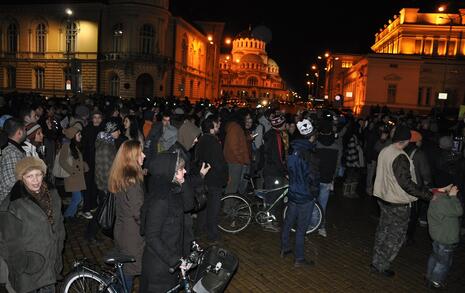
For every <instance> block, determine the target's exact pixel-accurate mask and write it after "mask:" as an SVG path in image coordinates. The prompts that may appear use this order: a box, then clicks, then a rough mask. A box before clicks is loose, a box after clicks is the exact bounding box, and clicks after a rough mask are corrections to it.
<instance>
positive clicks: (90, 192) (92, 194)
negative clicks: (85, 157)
mask: <svg viewBox="0 0 465 293" xmlns="http://www.w3.org/2000/svg"><path fill="white" fill-rule="evenodd" d="M84 176H85V177H84V178H85V181H86V190H85V191H83V193H84V202H83V206H82V211H83V212H89V211H90V210H92V209H95V208H96V207H97V206H98V204H97V196H98V189H97V185H96V184H95V169H91V170H89V172H87V173H85V174H84Z"/></svg>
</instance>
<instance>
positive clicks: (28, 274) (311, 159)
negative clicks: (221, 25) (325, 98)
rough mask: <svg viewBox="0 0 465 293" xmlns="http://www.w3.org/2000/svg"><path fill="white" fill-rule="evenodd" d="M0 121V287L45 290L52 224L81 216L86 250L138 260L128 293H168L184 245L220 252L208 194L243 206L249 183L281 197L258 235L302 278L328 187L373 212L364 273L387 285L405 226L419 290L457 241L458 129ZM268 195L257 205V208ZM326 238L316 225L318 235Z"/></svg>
mask: <svg viewBox="0 0 465 293" xmlns="http://www.w3.org/2000/svg"><path fill="white" fill-rule="evenodd" d="M0 115H2V116H1V117H0V129H1V134H0V137H1V139H0V145H1V156H0V237H1V239H0V240H1V241H0V243H1V245H2V247H1V248H0V256H1V267H0V284H6V288H7V289H9V290H11V289H12V288H13V289H14V290H15V291H16V292H36V291H37V292H54V290H55V284H56V282H57V281H59V280H60V279H61V278H62V276H61V273H62V251H63V245H64V241H65V237H66V231H65V225H64V223H66V226H67V227H71V226H72V225H75V224H76V219H77V218H79V217H81V218H84V219H86V220H87V227H86V231H85V238H86V239H87V240H88V241H89V242H95V241H99V239H98V236H97V235H99V233H98V232H99V230H101V229H102V228H103V230H104V231H103V232H104V233H105V235H108V236H110V237H112V238H113V239H114V247H115V250H116V251H118V252H120V253H123V254H127V255H131V256H134V257H135V259H136V262H135V263H132V264H128V265H126V266H125V275H126V283H127V284H128V287H129V288H131V287H132V284H133V281H134V278H135V277H138V278H139V279H140V290H141V292H165V291H166V290H168V289H170V288H171V287H173V286H174V285H175V284H176V282H177V281H178V280H177V277H176V275H175V274H170V273H169V271H168V268H170V267H172V266H174V265H175V264H176V263H177V262H178V260H179V259H180V258H181V257H182V256H184V255H186V254H187V253H188V252H189V248H190V243H191V241H192V240H194V239H199V238H200V239H204V240H205V241H206V242H207V243H210V244H216V243H218V242H219V241H221V235H220V233H219V231H218V228H217V225H218V221H219V214H220V209H221V204H220V199H221V196H222V195H223V194H232V193H241V194H243V193H245V192H247V190H248V189H249V188H250V180H253V181H254V184H253V186H255V188H259V189H261V188H264V189H274V188H277V187H280V186H284V185H287V184H288V185H289V194H288V199H289V200H288V202H287V207H288V213H287V214H286V218H285V219H278V220H277V221H270V222H267V223H266V224H264V225H263V229H264V230H266V231H270V232H281V236H282V237H281V247H282V248H281V256H282V257H286V256H287V255H288V254H290V253H292V252H293V253H294V257H295V262H294V265H295V267H306V266H311V265H314V263H313V262H312V261H311V260H308V259H306V258H305V255H304V249H303V246H304V235H305V231H306V227H307V226H308V223H309V221H310V215H311V214H312V210H313V206H314V203H315V202H318V203H319V204H320V205H321V207H322V209H323V211H326V207H327V204H328V200H329V198H330V195H331V194H333V193H334V185H335V184H341V185H342V190H343V191H342V192H343V195H344V196H346V197H351V198H353V197H359V196H369V197H372V198H373V199H376V201H375V200H373V201H374V202H377V203H378V204H379V210H380V221H379V226H378V229H377V232H376V235H375V245H374V252H373V261H372V264H371V266H370V267H371V270H372V271H373V272H376V273H380V274H382V275H384V276H387V277H391V276H393V275H394V272H393V271H392V270H391V269H390V263H391V262H392V261H393V260H394V259H395V256H396V255H397V253H398V251H399V249H400V247H401V246H402V245H403V244H407V245H414V239H415V237H414V236H415V228H416V226H417V225H418V224H421V225H427V224H428V225H429V231H430V234H431V237H432V239H433V253H432V255H431V257H430V259H429V261H428V271H427V281H428V283H427V285H428V286H430V287H433V288H442V287H443V286H444V281H445V278H446V276H447V270H448V268H450V265H451V261H452V254H453V250H454V248H455V247H456V246H457V244H458V243H459V237H460V228H461V227H463V224H462V222H461V221H460V217H461V214H462V206H463V204H464V202H463V197H460V190H464V188H465V186H464V182H465V178H464V176H465V160H464V148H463V145H462V142H463V137H464V136H465V120H458V121H457V120H455V121H444V120H439V119H437V118H436V116H434V115H429V116H419V115H414V114H413V113H411V112H409V113H403V112H402V113H391V112H389V109H387V108H383V109H373V111H372V113H371V114H370V115H368V116H366V117H354V116H352V115H351V114H350V113H348V114H347V113H345V114H341V113H339V112H338V111H333V110H328V109H318V110H304V111H298V112H297V113H284V112H283V111H282V110H280V109H279V107H274V106H273V105H271V106H269V107H261V108H256V109H255V108H254V109H250V108H237V107H232V106H228V105H218V106H213V105H212V104H210V102H209V101H207V100H205V101H200V102H198V103H196V104H191V103H190V102H189V100H188V99H184V100H177V99H162V98H160V99H138V100H128V101H126V100H120V99H117V98H111V97H89V96H81V97H73V98H72V99H66V98H65V99H58V98H52V99H48V98H43V97H40V96H34V95H20V94H15V95H9V96H5V97H1V99H0ZM279 195H280V191H276V192H270V193H269V194H268V195H267V197H266V198H265V204H269V203H272V202H273V201H274V200H275V199H276V198H277V196H279ZM457 195H459V197H457ZM110 197H114V199H115V205H116V219H115V221H114V225H113V226H112V227H111V228H108V227H102V225H101V223H99V219H98V215H99V214H100V213H99V212H100V211H101V209H102V206H103V205H104V203H105V202H107V201H108V200H109V198H110ZM458 198H461V199H462V201H460V200H459V199H458ZM62 205H63V206H64V207H63V210H62ZM282 208H283V207H282V206H280V205H277V206H276V207H275V208H274V209H276V211H277V212H276V215H280V214H282V213H281V212H279V211H280V210H281V209H282ZM325 214H326V213H325ZM278 218H279V217H278ZM281 222H282V223H281ZM295 223H297V233H296V243H295V248H294V249H293V248H292V246H291V245H290V243H289V231H290V229H291V227H292V226H293V225H294V224H295ZM462 231H463V228H462ZM327 233H328V232H327V230H326V216H325V218H324V219H323V223H322V225H321V226H320V227H319V229H318V234H319V235H320V236H321V237H327Z"/></svg>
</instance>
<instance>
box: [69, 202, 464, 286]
mask: <svg viewBox="0 0 465 293" xmlns="http://www.w3.org/2000/svg"><path fill="white" fill-rule="evenodd" d="M375 207H376V206H375V203H374V201H373V200H372V198H363V199H348V198H342V197H339V196H336V195H331V197H330V202H329V205H328V218H327V231H328V237H327V238H323V237H321V236H319V235H318V234H316V233H315V234H312V235H310V236H309V237H307V239H306V242H305V253H306V257H307V258H308V259H312V260H314V261H315V263H316V265H315V266H314V267H311V268H308V269H307V268H305V269H302V268H300V269H296V268H294V267H293V258H292V256H288V257H287V258H286V259H281V258H280V256H279V248H280V245H279V244H280V240H279V239H280V237H279V236H280V234H279V233H271V232H266V231H263V230H262V229H261V227H259V226H258V225H256V224H252V225H250V226H249V227H248V228H247V229H245V230H244V231H242V232H240V233H238V234H235V235H233V234H225V233H223V234H222V237H223V238H222V245H223V246H224V247H226V248H228V249H230V250H231V251H233V252H234V253H236V254H237V255H238V257H239V261H240V263H239V269H238V271H237V273H236V274H235V276H234V278H233V280H232V281H231V283H230V284H229V286H228V289H227V291H226V292H428V289H426V287H425V286H424V281H423V276H424V273H425V270H426V263H427V259H428V256H429V254H430V252H431V240H430V239H429V236H428V231H427V228H423V227H418V229H417V233H416V236H415V240H416V244H415V245H413V246H409V247H403V248H402V249H401V251H400V253H399V255H398V256H397V258H396V259H395V260H394V262H393V265H392V269H393V270H394V271H395V272H396V276H395V277H394V278H392V279H388V278H385V277H382V276H379V275H375V274H371V273H370V272H369V264H370V261H371V256H372V246H373V239H374V234H375V229H376V225H377V223H378V220H377V218H376V216H375V215H376V212H375V211H376V210H375ZM84 227H85V222H84V220H80V222H78V223H77V224H75V225H73V226H72V227H71V226H69V225H67V232H68V240H67V242H66V247H65V271H64V273H66V272H68V271H69V268H70V265H71V263H72V261H73V260H74V259H76V258H81V257H87V258H88V259H89V260H91V261H94V262H99V261H100V260H101V258H102V255H103V254H105V253H106V252H108V251H109V250H110V249H111V247H112V241H111V240H110V239H108V238H105V237H104V236H102V237H103V238H104V241H103V243H101V244H97V245H89V244H88V243H87V242H86V241H85V240H84V239H83V237H82V235H83V229H84ZM135 290H137V289H135ZM448 292H465V249H464V245H463V243H462V245H460V247H459V249H458V250H457V252H456V254H455V256H454V264H453V267H452V269H451V272H450V275H449V278H448Z"/></svg>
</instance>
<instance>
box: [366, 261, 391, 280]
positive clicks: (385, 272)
mask: <svg viewBox="0 0 465 293" xmlns="http://www.w3.org/2000/svg"><path fill="white" fill-rule="evenodd" d="M370 272H372V273H378V274H380V275H383V276H385V277H388V278H392V277H394V276H395V274H396V273H395V272H394V271H393V270H389V269H386V270H383V271H380V270H379V269H378V268H377V267H375V266H374V265H373V264H371V265H370Z"/></svg>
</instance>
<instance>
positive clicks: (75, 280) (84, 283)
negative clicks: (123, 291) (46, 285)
mask: <svg viewBox="0 0 465 293" xmlns="http://www.w3.org/2000/svg"><path fill="white" fill-rule="evenodd" d="M108 285H109V284H107V282H106V281H105V280H103V279H102V277H101V276H99V275H98V274H95V273H92V272H88V271H83V270H79V271H74V272H71V273H69V274H68V275H67V276H66V278H65V280H64V281H63V284H62V285H61V288H62V289H61V292H62V293H81V292H82V293H94V292H98V293H100V292H102V293H103V292H107V293H118V292H117V291H116V290H115V289H114V288H113V287H112V286H111V285H110V286H108ZM106 286H108V287H107V288H106V289H105V291H103V290H104V288H105V287H106Z"/></svg>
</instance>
